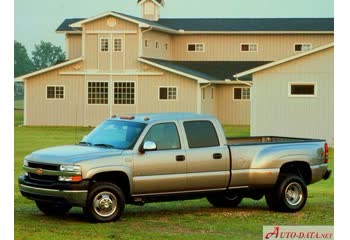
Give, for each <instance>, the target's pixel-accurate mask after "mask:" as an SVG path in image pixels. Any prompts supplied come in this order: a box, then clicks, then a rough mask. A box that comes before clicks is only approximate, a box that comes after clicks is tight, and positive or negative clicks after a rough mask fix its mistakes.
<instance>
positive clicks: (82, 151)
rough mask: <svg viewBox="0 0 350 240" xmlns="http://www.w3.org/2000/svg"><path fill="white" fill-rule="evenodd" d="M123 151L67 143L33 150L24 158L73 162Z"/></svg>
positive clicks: (52, 161) (115, 154)
mask: <svg viewBox="0 0 350 240" xmlns="http://www.w3.org/2000/svg"><path fill="white" fill-rule="evenodd" d="M122 152H123V151H122V150H118V149H108V148H102V147H93V146H79V145H68V146H60V147H51V148H46V149H42V150H39V151H35V152H33V153H31V154H30V155H28V156H26V158H25V159H26V160H28V161H33V162H39V163H48V164H74V163H77V162H79V161H85V160H89V159H97V158H104V157H110V156H117V155H120V154H121V153H122Z"/></svg>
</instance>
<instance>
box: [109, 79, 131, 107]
mask: <svg viewBox="0 0 350 240" xmlns="http://www.w3.org/2000/svg"><path fill="white" fill-rule="evenodd" d="M116 82H117V83H134V104H131V103H130V104H120V103H118V104H116V103H114V100H115V94H114V89H115V87H114V83H116ZM136 99H137V82H136V81H132V80H113V81H112V105H113V106H136V105H137V101H136Z"/></svg>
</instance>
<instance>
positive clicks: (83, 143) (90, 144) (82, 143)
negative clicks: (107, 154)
mask: <svg viewBox="0 0 350 240" xmlns="http://www.w3.org/2000/svg"><path fill="white" fill-rule="evenodd" d="M79 145H89V146H92V143H90V142H84V141H83V142H80V143H79Z"/></svg>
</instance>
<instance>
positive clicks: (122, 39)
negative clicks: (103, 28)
mask: <svg viewBox="0 0 350 240" xmlns="http://www.w3.org/2000/svg"><path fill="white" fill-rule="evenodd" d="M116 39H119V40H121V50H120V51H116V50H115V40H116ZM112 43H113V53H122V52H124V43H125V41H124V38H123V37H114V38H113V41H112Z"/></svg>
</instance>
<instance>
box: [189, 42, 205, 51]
mask: <svg viewBox="0 0 350 240" xmlns="http://www.w3.org/2000/svg"><path fill="white" fill-rule="evenodd" d="M189 45H195V50H194V51H189V50H188V46H189ZM197 45H203V49H202V50H201V51H199V50H197ZM186 50H187V52H189V53H195V52H197V53H200V52H205V43H187V49H186Z"/></svg>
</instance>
